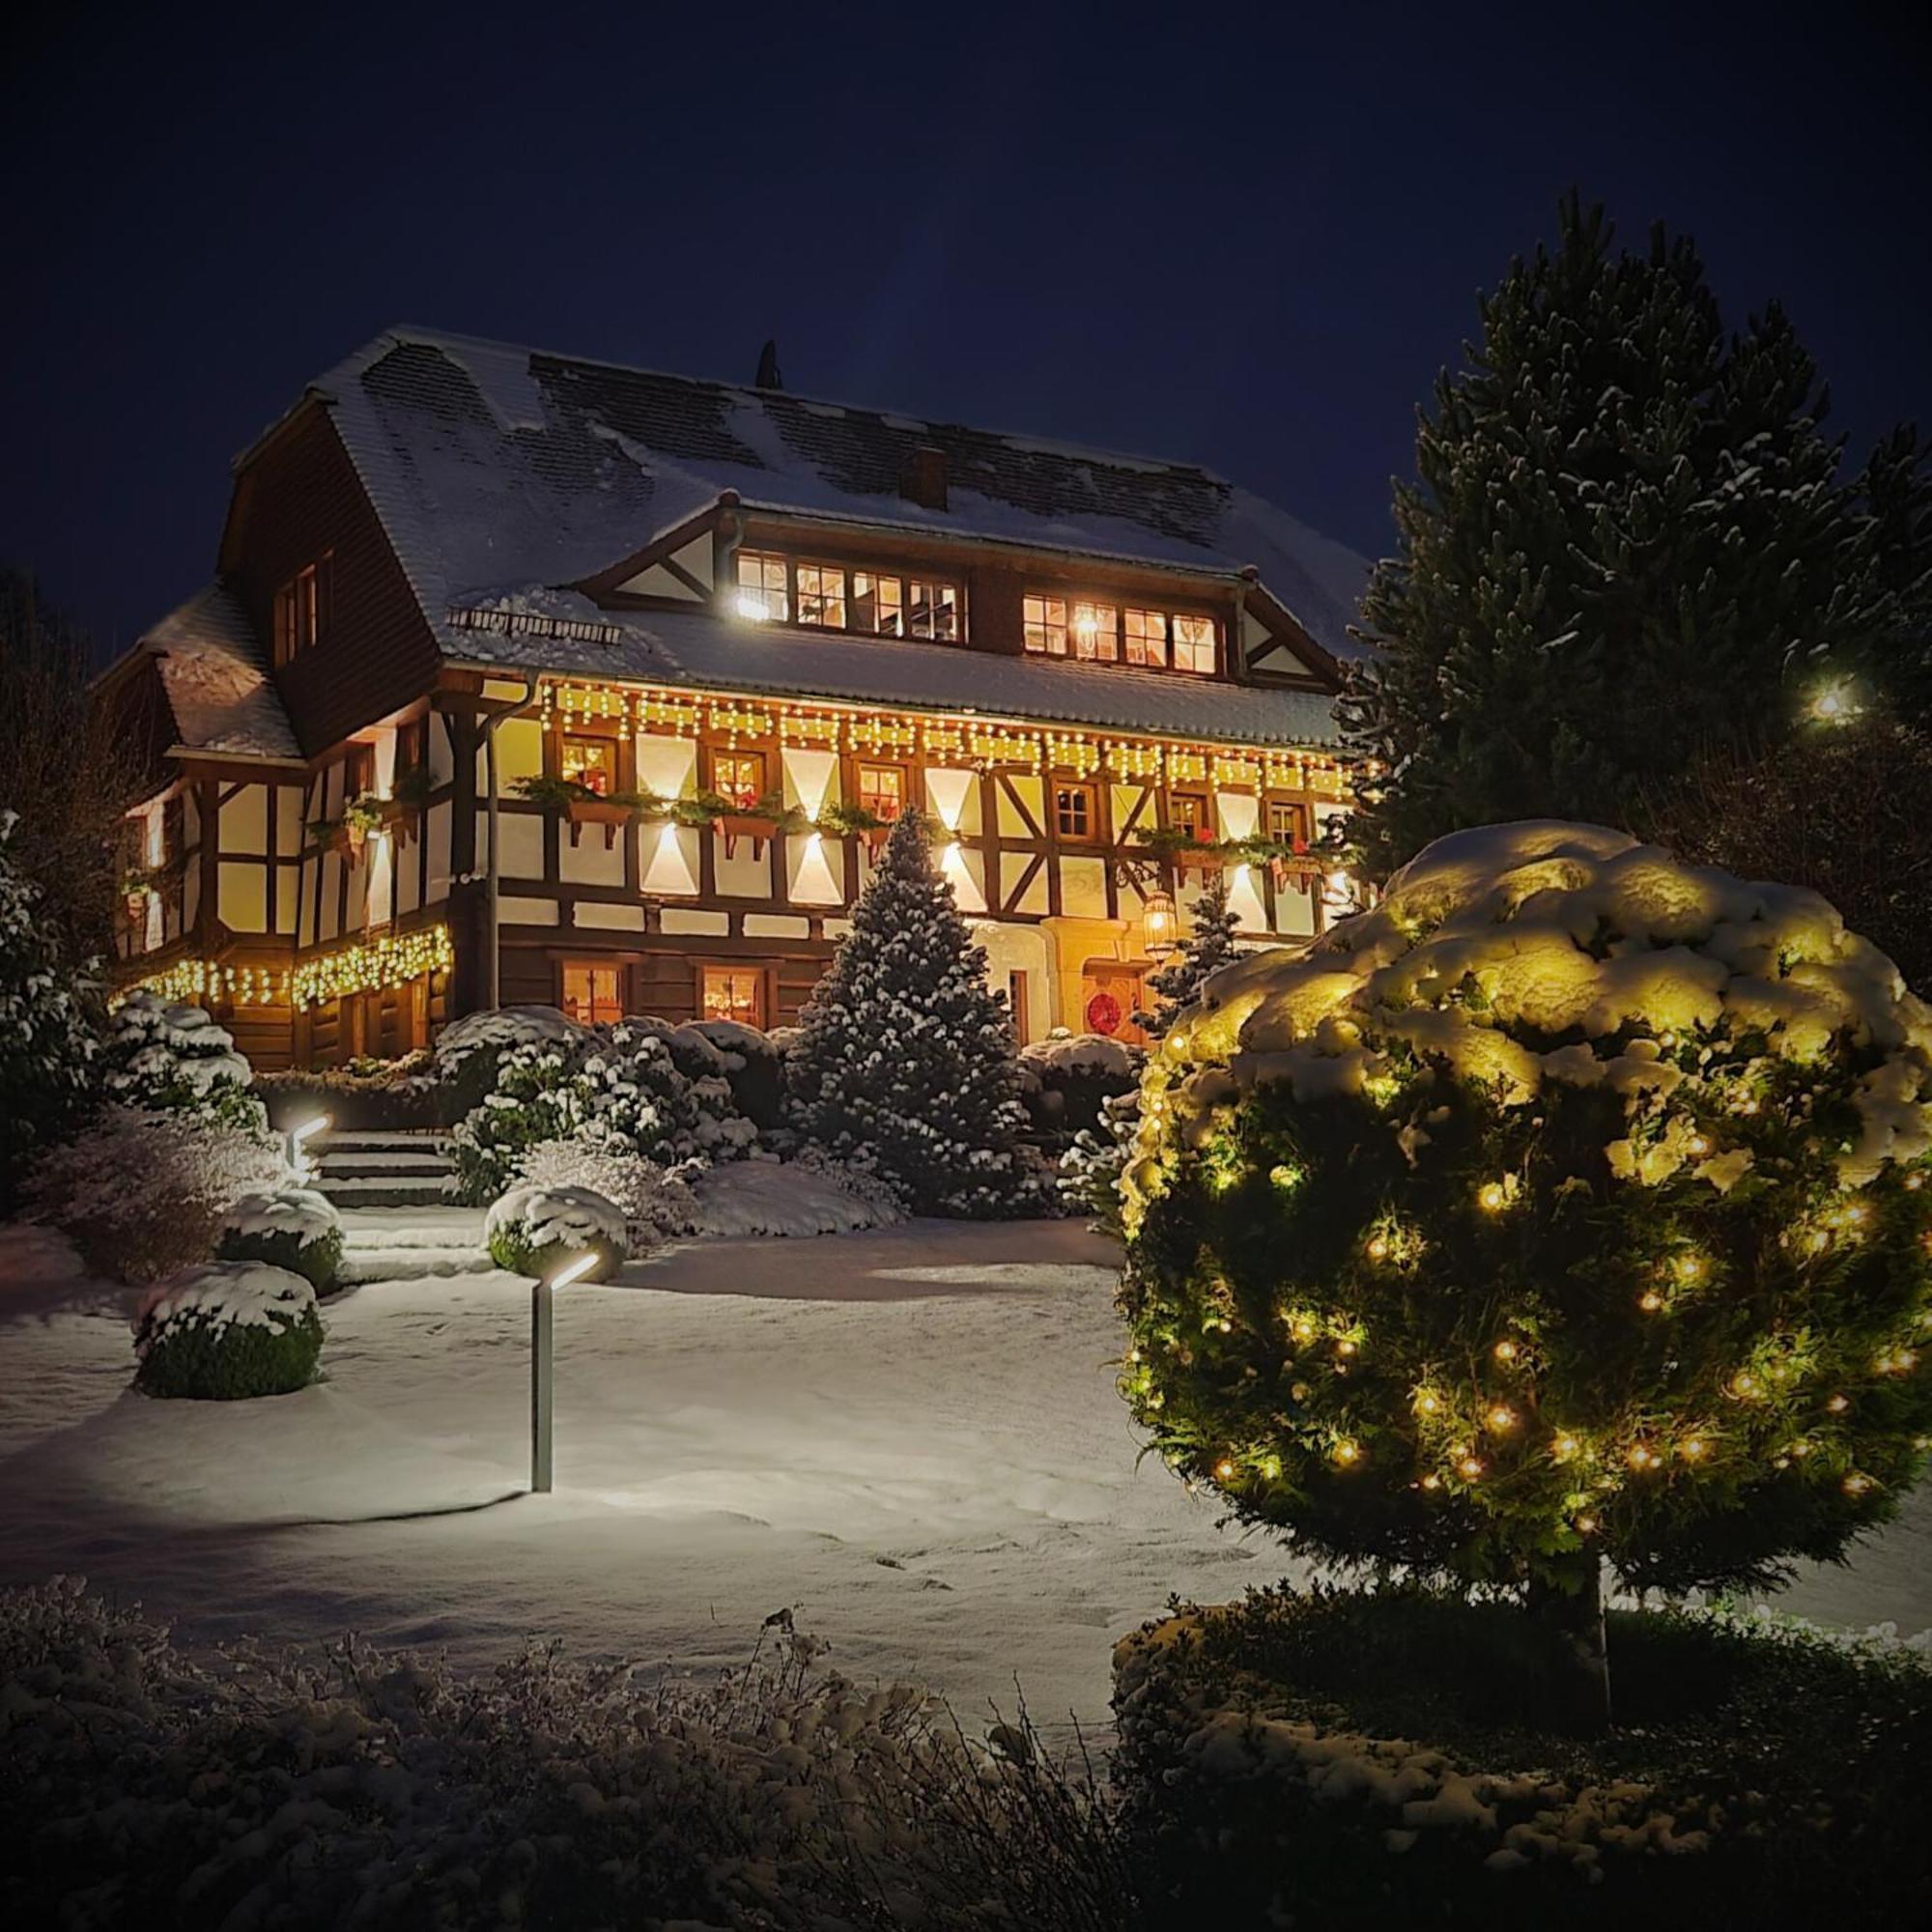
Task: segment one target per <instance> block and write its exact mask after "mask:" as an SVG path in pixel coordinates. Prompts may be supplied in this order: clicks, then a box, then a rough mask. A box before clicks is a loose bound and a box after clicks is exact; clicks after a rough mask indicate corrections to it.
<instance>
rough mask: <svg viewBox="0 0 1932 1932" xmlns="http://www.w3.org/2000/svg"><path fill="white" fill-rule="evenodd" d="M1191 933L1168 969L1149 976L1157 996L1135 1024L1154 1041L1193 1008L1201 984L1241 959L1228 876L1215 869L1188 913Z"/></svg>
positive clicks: (1170, 961) (1163, 967) (1152, 991)
mask: <svg viewBox="0 0 1932 1932" xmlns="http://www.w3.org/2000/svg"><path fill="white" fill-rule="evenodd" d="M1188 918H1189V922H1190V928H1191V929H1190V930H1189V932H1188V935H1187V937H1186V939H1184V940H1183V941H1182V942H1181V945H1180V949H1179V952H1176V953H1175V955H1174V957H1173V958H1171V959H1170V960H1169V961H1168V962H1167V964H1166V965H1165V966H1162V967H1160V968H1158V969H1157V970H1156V971H1154V972H1152V973H1150V974H1149V975H1148V976H1147V990H1148V991H1149V992H1150V993H1151V994H1152V995H1153V996H1154V1000H1155V1003H1156V1004H1155V1005H1154V1007H1153V1008H1152V1009H1151V1011H1148V1012H1144V1013H1142V1012H1137V1013H1135V1015H1134V1019H1135V1022H1136V1023H1137V1024H1138V1025H1139V1027H1140V1028H1141V1030H1142V1032H1144V1033H1145V1034H1147V1035H1148V1036H1149V1037H1150V1038H1152V1039H1159V1038H1161V1037H1163V1036H1164V1035H1165V1034H1166V1032H1167V1030H1168V1028H1169V1027H1171V1026H1172V1025H1173V1024H1174V1022H1175V1017H1176V1015H1177V1014H1179V1011H1180V1009H1181V1008H1182V1007H1186V1006H1191V1005H1192V1004H1193V1002H1194V996H1195V994H1197V993H1198V992H1199V991H1200V990H1201V982H1202V981H1203V980H1205V979H1207V977H1208V974H1210V973H1218V972H1219V971H1220V970H1221V968H1222V967H1223V966H1225V965H1227V963H1228V962H1229V961H1230V960H1231V959H1233V958H1235V957H1236V953H1237V952H1238V951H1239V949H1238V948H1237V947H1236V944H1235V935H1236V931H1237V930H1238V928H1239V925H1240V921H1239V919H1238V917H1237V915H1236V912H1235V910H1234V908H1233V907H1232V906H1230V905H1229V903H1228V878H1227V874H1226V873H1225V872H1221V871H1210V872H1209V873H1208V882H1207V884H1206V885H1205V886H1204V887H1203V888H1202V892H1201V896H1200V897H1199V898H1198V899H1196V900H1195V901H1194V905H1193V908H1192V910H1191V911H1190V913H1189V915H1188Z"/></svg>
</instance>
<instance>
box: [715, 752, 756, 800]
mask: <svg viewBox="0 0 1932 1932" xmlns="http://www.w3.org/2000/svg"><path fill="white" fill-rule="evenodd" d="M711 789H712V790H713V791H715V792H717V793H718V794H719V796H720V797H721V798H728V799H729V800H730V801H731V803H732V804H733V805H735V806H737V807H738V808H739V809H740V810H744V809H745V808H747V807H749V806H753V805H755V804H756V803H757V802H758V800H759V799H761V798H762V797H763V796H764V795H765V760H764V754H763V753H760V752H713V753H712V754H711Z"/></svg>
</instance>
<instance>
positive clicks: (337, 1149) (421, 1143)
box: [306, 1128, 449, 1153]
mask: <svg viewBox="0 0 1932 1932" xmlns="http://www.w3.org/2000/svg"><path fill="white" fill-rule="evenodd" d="M448 1145H449V1137H448V1136H447V1135H446V1134H443V1133H440V1132H437V1131H435V1130H434V1129H431V1128H422V1129H420V1130H417V1131H412V1132H409V1133H378V1132H375V1131H374V1130H373V1129H372V1130H371V1131H370V1132H368V1133H355V1132H341V1133H338V1132H336V1131H335V1130H334V1129H333V1128H331V1129H330V1130H329V1131H328V1132H327V1133H320V1134H314V1135H312V1136H311V1137H310V1138H309V1141H308V1143H307V1149H306V1151H309V1152H311V1153H423V1152H429V1153H438V1152H440V1151H442V1149H443V1148H445V1147H447V1146H448Z"/></svg>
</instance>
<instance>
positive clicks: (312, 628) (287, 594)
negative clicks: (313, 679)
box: [274, 556, 332, 664]
mask: <svg viewBox="0 0 1932 1932" xmlns="http://www.w3.org/2000/svg"><path fill="white" fill-rule="evenodd" d="M331 561H332V559H331V558H329V557H327V556H323V557H319V558H317V560H316V561H315V562H314V563H311V564H305V565H304V566H303V567H302V568H301V569H300V570H298V571H297V572H296V574H295V576H294V577H292V578H291V579H290V580H289V581H288V582H286V583H285V584H283V585H282V587H281V588H280V589H279V590H277V591H276V592H275V611H274V641H275V662H276V663H277V664H287V663H288V661H289V660H290V659H291V658H292V657H294V656H295V655H296V654H297V653H298V652H299V651H305V650H307V649H308V648H309V647H310V646H311V645H313V644H319V643H320V642H321V641H322V634H323V632H324V630H325V629H326V628H327V622H328V593H329V575H330V565H331Z"/></svg>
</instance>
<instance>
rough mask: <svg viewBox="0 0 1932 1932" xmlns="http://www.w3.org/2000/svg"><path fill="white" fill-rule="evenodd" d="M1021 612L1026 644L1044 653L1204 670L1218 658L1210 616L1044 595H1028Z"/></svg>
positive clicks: (1098, 661)
mask: <svg viewBox="0 0 1932 1932" xmlns="http://www.w3.org/2000/svg"><path fill="white" fill-rule="evenodd" d="M1023 615H1024V621H1025V629H1026V647H1027V649H1028V650H1029V651H1032V652H1034V653H1036V654H1037V655H1040V656H1044V657H1055V658H1065V657H1072V658H1079V659H1082V660H1084V661H1085V662H1087V663H1089V664H1128V665H1137V666H1139V667H1141V668H1144V669H1153V670H1166V669H1174V670H1186V671H1195V672H1199V673H1203V674H1211V673H1212V672H1213V670H1214V668H1215V666H1216V664H1217V662H1218V659H1219V650H1218V644H1219V630H1218V627H1217V625H1216V624H1215V621H1214V619H1213V618H1212V617H1200V616H1192V615H1189V614H1187V613H1185V612H1182V611H1155V610H1151V609H1148V608H1146V607H1144V606H1129V607H1127V608H1126V609H1125V610H1122V609H1121V608H1120V606H1118V605H1115V604H1103V603H1100V602H1098V601H1097V600H1095V599H1092V598H1078V597H1076V598H1068V597H1049V596H1046V595H1044V594H1041V595H1038V596H1031V597H1028V598H1027V599H1026V600H1025V609H1024V612H1023Z"/></svg>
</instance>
